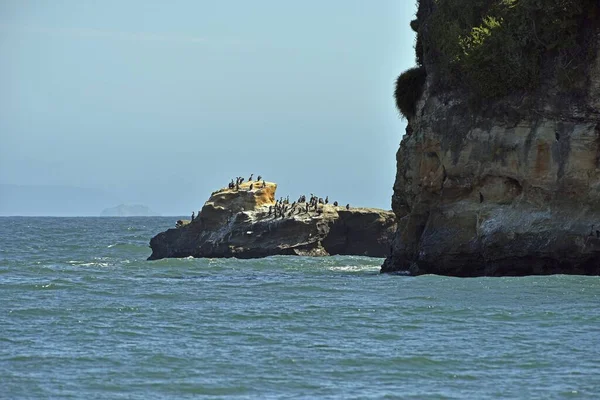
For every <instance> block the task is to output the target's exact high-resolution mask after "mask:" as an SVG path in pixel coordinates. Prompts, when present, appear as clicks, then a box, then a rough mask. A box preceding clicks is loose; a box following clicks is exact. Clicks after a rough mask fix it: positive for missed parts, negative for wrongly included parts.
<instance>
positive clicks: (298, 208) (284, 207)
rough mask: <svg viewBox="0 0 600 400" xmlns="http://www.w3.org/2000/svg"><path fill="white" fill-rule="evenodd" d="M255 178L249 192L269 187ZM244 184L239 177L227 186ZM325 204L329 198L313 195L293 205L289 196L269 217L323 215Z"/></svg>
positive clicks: (347, 208)
mask: <svg viewBox="0 0 600 400" xmlns="http://www.w3.org/2000/svg"><path fill="white" fill-rule="evenodd" d="M253 177H254V174H250V177H249V178H248V181H247V182H253V183H250V186H248V191H252V190H254V189H261V188H265V187H266V186H267V185H266V183H265V181H264V179H262V176H260V175H259V176H258V177H257V178H256V180H255V181H253V180H252V178H253ZM242 182H244V178H242V177H241V176H238V177H236V178H235V179H232V180H231V182H229V185H227V187H228V188H229V189H231V190H240V185H241V184H242ZM325 204H329V196H325V199H323V198H322V197H318V196H315V195H313V194H312V193H311V194H310V198H309V200H308V201H306V196H305V195H302V196H300V197H299V198H298V200H297V201H294V202H293V203H292V204H290V196H287V197H286V198H285V199H284V198H283V197H281V198H280V199H279V200H277V201H275V205H274V206H269V213H268V216H269V217H271V216H272V217H273V218H278V217H280V218H282V219H283V218H284V217H286V216H288V217H291V216H293V215H294V213H296V215H298V214H302V213H304V214H308V213H309V212H310V211H311V209H312V211H314V212H316V213H317V214H322V213H323V206H324V205H325ZM333 206H334V207H338V202H337V201H334V202H333ZM349 209H350V204H346V210H349ZM198 215H200V211H198ZM194 218H195V214H194V213H192V221H193V220H194Z"/></svg>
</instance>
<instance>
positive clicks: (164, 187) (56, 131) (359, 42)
mask: <svg viewBox="0 0 600 400" xmlns="http://www.w3.org/2000/svg"><path fill="white" fill-rule="evenodd" d="M415 11H416V10H415V2H414V1H408V0H407V1H404V0H401V1H398V0H378V1H373V2H371V1H366V0H328V1H322V0H321V1H317V0H305V1H302V2H291V1H281V0H255V1H246V0H238V1H234V0H221V1H214V0H212V1H204V0H171V1H168V2H167V1H152V0H143V1H138V0H128V1H112V0H103V1H91V0H72V1H61V0H48V1H44V0H38V1H33V0H2V1H0V88H2V89H1V90H0V143H1V146H0V184H3V185H4V186H2V187H4V188H6V187H13V186H10V185H21V186H32V185H35V186H37V185H42V186H43V187H75V188H83V189H85V190H94V191H98V192H102V193H105V194H107V195H109V196H108V197H109V198H110V199H111V200H107V202H108V203H107V204H106V207H112V206H115V205H117V204H113V203H111V202H117V203H128V204H133V203H135V204H144V205H147V206H149V207H150V208H151V209H153V210H155V211H157V212H159V213H161V214H163V215H187V214H189V213H191V211H193V210H196V211H197V210H199V209H200V208H201V207H202V205H203V203H204V202H205V201H206V200H207V199H208V197H209V196H210V193H211V192H212V191H214V190H217V189H218V188H220V187H223V186H226V185H227V183H228V182H229V181H230V179H231V178H233V177H236V176H244V177H246V179H247V177H248V176H249V175H250V174H251V173H254V176H257V175H259V174H260V175H262V176H263V177H264V178H265V179H266V180H268V181H272V182H276V183H278V185H279V186H278V190H277V195H278V196H285V195H290V198H296V197H298V196H299V195H300V194H309V193H315V194H317V195H319V196H322V197H325V196H326V195H327V196H329V198H330V199H331V200H332V201H333V200H338V201H339V202H340V203H342V204H346V203H350V204H351V205H353V206H368V207H379V208H384V209H389V208H390V204H391V195H392V186H393V183H394V178H395V173H396V161H395V153H396V151H397V149H398V146H399V143H400V140H401V138H402V135H403V133H404V127H405V122H404V121H402V119H401V118H400V116H399V114H398V112H397V111H396V109H395V106H394V101H393V96H392V94H393V84H394V81H395V79H396V77H397V76H398V75H399V74H400V73H401V72H402V71H404V70H406V69H408V68H411V67H412V66H414V64H415V61H414V50H413V44H414V32H412V31H411V29H410V27H409V22H410V20H411V19H413V18H414V14H415ZM6 185H9V186H6ZM4 190H8V189H4ZM2 197H3V194H2V193H0V206H1V205H2ZM42 197H43V196H42ZM53 199H54V200H52V201H60V200H57V199H56V198H53ZM85 199H86V198H85V196H84V197H82V199H81V201H86V200H85ZM71 200H72V201H74V202H77V199H71ZM113 200H114V201H113ZM31 207H33V208H31V209H27V210H25V211H23V212H24V213H31V214H33V215H44V213H45V212H47V213H58V214H60V213H61V212H60V211H56V210H58V209H60V207H59V208H56V207H55V208H52V210H54V211H51V212H50V211H48V210H45V209H44V207H43V206H34V205H32V206H31ZM35 207H38V209H35ZM40 207H41V208H40ZM94 207H98V206H96V205H94ZM0 212H1V210H0ZM82 212H83V213H85V211H82ZM100 212H101V209H98V210H97V211H96V212H95V213H96V214H99V213H100ZM90 213H92V214H93V213H94V212H93V211H90Z"/></svg>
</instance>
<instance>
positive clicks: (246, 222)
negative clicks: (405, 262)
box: [149, 181, 396, 260]
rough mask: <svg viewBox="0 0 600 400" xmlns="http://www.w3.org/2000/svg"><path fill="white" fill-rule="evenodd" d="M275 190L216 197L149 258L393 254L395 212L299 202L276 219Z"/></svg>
mask: <svg viewBox="0 0 600 400" xmlns="http://www.w3.org/2000/svg"><path fill="white" fill-rule="evenodd" d="M251 184H252V186H253V189H252V190H250V185H251ZM276 189H277V185H276V184H275V183H272V182H265V186H264V187H263V185H262V182H260V183H258V182H256V181H253V182H244V183H242V185H240V189H239V190H235V189H220V190H218V191H216V192H214V193H213V194H212V195H211V197H210V198H209V199H208V201H207V202H206V203H205V204H204V206H203V207H202V210H201V212H200V215H199V216H198V217H197V218H196V219H194V221H192V222H191V223H189V224H186V225H183V224H182V225H181V227H179V228H174V229H169V230H167V231H165V232H162V233H160V234H158V235H156V236H155V237H154V238H152V240H151V241H150V247H152V255H151V256H150V257H149V259H150V260H156V259H160V258H167V257H188V256H192V257H211V258H216V257H237V258H257V257H266V256H271V255H307V256H326V255H334V254H343V255H361V256H370V257H385V256H387V255H388V254H389V250H390V244H391V240H392V237H393V234H394V232H395V230H396V224H395V217H394V214H393V213H392V212H391V211H384V210H379V209H374V208H350V210H346V208H345V207H335V206H333V205H331V204H320V205H319V206H318V208H317V210H315V209H314V208H311V209H310V211H308V212H306V203H299V204H296V205H295V206H292V204H289V205H288V209H287V210H286V212H285V213H284V216H283V217H281V216H277V217H275V216H274V212H273V207H274V205H275V191H276ZM270 208H271V212H269V209H270ZM290 213H291V215H290Z"/></svg>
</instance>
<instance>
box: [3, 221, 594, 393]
mask: <svg viewBox="0 0 600 400" xmlns="http://www.w3.org/2000/svg"><path fill="white" fill-rule="evenodd" d="M176 219H177V218H176V217H173V218H0V398H6V399H18V398H36V399H37V398H41V399H44V398H45V399H50V398H52V399H55V398H81V399H154V398H156V399H169V398H171V399H181V398H196V397H209V398H239V399H245V398H261V399H268V398H299V399H301V398H309V399H310V398H344V399H350V398H357V399H365V398H407V399H410V398H414V399H440V398H448V399H455V398H456V399H487V398H498V399H504V398H523V399H553V398H556V399H559V398H576V399H579V398H590V399H593V398H598V397H599V396H600V311H599V305H600V301H599V300H600V298H599V293H600V278H598V277H586V276H564V275H555V276H530V277H521V278H468V279H461V278H451V277H441V276H420V277H405V276H392V275H380V274H379V266H380V265H381V263H382V261H383V260H381V259H373V258H363V257H327V258H305V257H269V258H265V259H258V260H236V259H192V258H188V259H168V260H159V261H146V258H147V257H148V256H149V255H150V249H149V248H148V241H149V240H150V238H151V237H152V236H153V235H154V234H156V233H158V232H160V231H162V230H165V229H167V228H169V227H172V226H173V225H174V223H175V220H176Z"/></svg>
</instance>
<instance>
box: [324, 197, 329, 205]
mask: <svg viewBox="0 0 600 400" xmlns="http://www.w3.org/2000/svg"><path fill="white" fill-rule="evenodd" d="M325 204H329V196H325Z"/></svg>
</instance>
